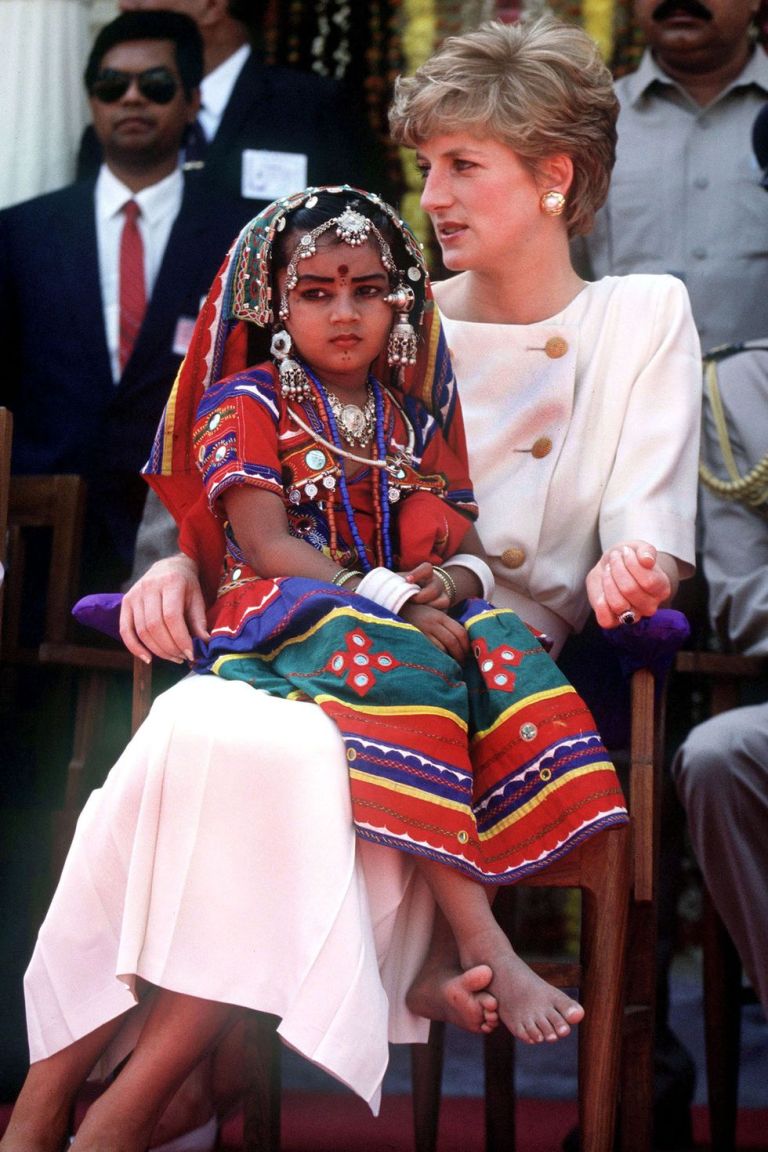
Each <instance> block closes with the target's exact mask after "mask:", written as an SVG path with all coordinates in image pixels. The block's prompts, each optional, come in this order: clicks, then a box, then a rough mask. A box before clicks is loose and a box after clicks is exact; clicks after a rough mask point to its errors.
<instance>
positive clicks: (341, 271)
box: [338, 264, 349, 276]
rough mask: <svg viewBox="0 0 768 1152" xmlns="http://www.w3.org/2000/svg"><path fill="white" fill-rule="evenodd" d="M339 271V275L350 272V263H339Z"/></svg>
mask: <svg viewBox="0 0 768 1152" xmlns="http://www.w3.org/2000/svg"><path fill="white" fill-rule="evenodd" d="M338 273H339V276H347V275H348V274H349V267H348V265H346V264H339V267H338Z"/></svg>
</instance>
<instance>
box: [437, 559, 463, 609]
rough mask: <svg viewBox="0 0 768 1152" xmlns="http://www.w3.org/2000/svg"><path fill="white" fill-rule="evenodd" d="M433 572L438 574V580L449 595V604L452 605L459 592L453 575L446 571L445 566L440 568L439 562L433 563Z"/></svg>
mask: <svg viewBox="0 0 768 1152" xmlns="http://www.w3.org/2000/svg"><path fill="white" fill-rule="evenodd" d="M432 572H433V573H434V575H435V576H437V578H438V580H439V581H440V583H441V584H442V586H443V588H444V589H445V594H446V596H447V597H448V606H449V607H450V606H451V605H452V604H455V603H456V597H457V595H458V593H457V591H456V585H455V583H454V581H453V576H451V575H450V573H448V572H446V571H445V569H444V568H438V566H437V564H433V565H432Z"/></svg>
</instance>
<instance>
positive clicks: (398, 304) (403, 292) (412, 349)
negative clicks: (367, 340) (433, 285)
mask: <svg viewBox="0 0 768 1152" xmlns="http://www.w3.org/2000/svg"><path fill="white" fill-rule="evenodd" d="M384 302H385V303H386V304H389V305H390V306H391V307H392V308H394V310H395V312H396V313H397V319H396V320H395V323H394V324H393V325H392V331H391V332H390V334H389V340H388V341H387V363H388V364H389V365H390V367H392V368H394V367H396V366H397V365H406V364H415V363H416V352H417V350H418V346H419V341H418V337H417V335H416V332H415V331H414V328H413V325H412V324H411V322H410V320H409V319H408V315H409V313H410V311H411V309H412V308H413V306H414V304H415V302H416V297H415V296H414V293H413V289H412V288H409V287H408V285H407V284H403V282H402V281H401V282H400V283H399V284H398V286H397V288H395V289H394V290H393V291H392V292H390V294H389V295H388V296H385V297H384Z"/></svg>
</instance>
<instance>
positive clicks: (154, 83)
mask: <svg viewBox="0 0 768 1152" xmlns="http://www.w3.org/2000/svg"><path fill="white" fill-rule="evenodd" d="M133 80H135V81H136V84H137V85H138V89H139V92H141V94H142V96H143V97H144V99H145V100H151V101H152V103H153V104H170V102H171V100H173V98H174V96H175V95H176V93H177V91H178V89H179V82H178V80H177V79H176V77H175V76H174V75H173V73H172V72H169V71H168V69H167V68H147V69H146V70H145V71H144V72H121V71H119V70H118V69H117V68H105V69H104V71H103V72H99V74H98V76H97V77H96V79H95V80H94V81H93V83H92V84H91V86H90V89H89V92H90V94H91V96H93V97H94V99H96V100H99V101H100V102H101V103H102V104H114V103H116V101H118V100H121V99H122V98H123V96H125V94H126V92H127V91H128V89H129V88H130V86H131V82H132V81H133Z"/></svg>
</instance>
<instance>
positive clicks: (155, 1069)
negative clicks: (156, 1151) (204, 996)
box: [73, 988, 235, 1152]
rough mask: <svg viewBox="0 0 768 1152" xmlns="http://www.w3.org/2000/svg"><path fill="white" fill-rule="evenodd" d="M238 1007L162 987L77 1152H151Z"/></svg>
mask: <svg viewBox="0 0 768 1152" xmlns="http://www.w3.org/2000/svg"><path fill="white" fill-rule="evenodd" d="M234 1012H235V1009H234V1008H232V1007H231V1006H230V1005H228V1004H220V1003H218V1002H216V1001H213V1000H201V999H199V998H197V997H194V996H184V995H182V994H180V993H177V992H169V991H168V990H167V989H164V988H161V989H159V990H158V992H157V994H156V995H155V997H154V1000H153V1003H152V1007H151V1009H150V1012H149V1015H148V1017H147V1020H146V1022H145V1024H144V1027H143V1028H142V1031H141V1035H140V1036H139V1039H138V1041H137V1044H136V1047H135V1049H134V1051H133V1053H132V1054H131V1058H130V1059H129V1060H128V1062H127V1063H126V1064H125V1066H124V1067H123V1069H122V1070H121V1072H120V1075H119V1076H118V1077H117V1078H116V1080H115V1081H114V1082H113V1083H112V1084H111V1085H110V1087H109V1088H108V1089H107V1090H106V1092H104V1093H103V1094H102V1095H101V1096H100V1097H99V1098H98V1100H96V1101H95V1103H94V1104H92V1105H91V1107H90V1108H89V1110H88V1112H87V1114H86V1117H85V1119H84V1121H83V1123H82V1124H81V1126H80V1128H79V1129H78V1131H77V1135H76V1137H75V1143H74V1146H73V1147H74V1149H76V1150H77V1152H145V1150H146V1148H147V1147H148V1146H149V1143H150V1138H151V1136H152V1132H153V1130H154V1129H155V1126H156V1124H157V1122H158V1120H159V1118H160V1115H161V1114H162V1112H163V1109H164V1108H165V1106H166V1105H167V1104H168V1102H169V1101H170V1099H171V1098H172V1096H173V1094H174V1093H175V1092H176V1090H177V1089H178V1088H179V1086H180V1085H181V1084H182V1083H183V1081H184V1080H185V1079H186V1077H187V1076H188V1075H189V1073H190V1072H191V1070H192V1069H193V1068H194V1067H195V1066H196V1065H197V1064H198V1062H199V1061H200V1060H201V1059H202V1057H203V1056H204V1055H205V1054H206V1052H207V1051H208V1050H209V1048H210V1047H211V1045H213V1044H214V1043H215V1042H216V1041H217V1039H218V1038H219V1036H220V1035H221V1034H222V1033H223V1032H224V1031H225V1030H226V1028H227V1027H228V1026H229V1024H230V1022H231V1020H232V1016H233V1013H234Z"/></svg>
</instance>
